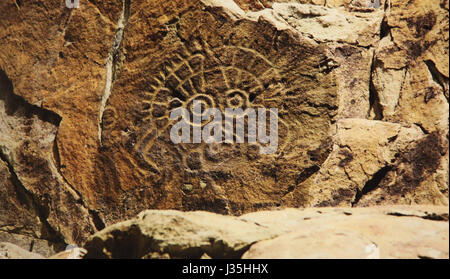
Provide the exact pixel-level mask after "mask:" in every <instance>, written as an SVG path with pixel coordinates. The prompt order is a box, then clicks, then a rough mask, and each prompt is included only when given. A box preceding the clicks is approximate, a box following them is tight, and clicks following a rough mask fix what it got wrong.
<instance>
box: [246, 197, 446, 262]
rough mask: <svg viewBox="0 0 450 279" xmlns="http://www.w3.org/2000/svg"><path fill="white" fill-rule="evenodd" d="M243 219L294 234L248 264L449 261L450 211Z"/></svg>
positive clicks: (260, 247) (250, 255) (261, 246)
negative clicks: (307, 260) (275, 261)
mask: <svg viewBox="0 0 450 279" xmlns="http://www.w3.org/2000/svg"><path fill="white" fill-rule="evenodd" d="M241 218H242V219H245V220H248V221H252V222H257V223H258V224H261V225H263V226H267V227H269V228H278V227H284V228H285V230H289V231H291V232H290V233H288V234H284V235H281V236H279V237H277V238H274V239H271V240H264V241H261V242H258V243H256V244H254V245H252V247H251V248H250V249H249V250H248V251H247V252H246V253H245V254H244V255H243V258H246V259H258V258H297V259H298V258H383V259H387V258H388V259H392V258H395V259H398V258H400V259H405V258H441V259H448V257H449V252H448V242H449V237H448V236H449V232H448V229H449V227H448V207H395V206H394V207H379V208H377V207H374V208H357V209H355V208H352V209H336V208H335V209H331V208H320V209H305V210H301V209H286V210H281V211H274V212H270V213H267V212H257V213H250V214H247V215H244V216H241Z"/></svg>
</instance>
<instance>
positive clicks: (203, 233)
mask: <svg viewBox="0 0 450 279" xmlns="http://www.w3.org/2000/svg"><path fill="white" fill-rule="evenodd" d="M276 235H277V234H276V232H271V231H269V230H268V229H267V228H265V227H263V226H260V225H258V224H257V223H253V222H245V221H242V220H239V219H238V218H237V217H231V216H223V215H218V214H214V213H209V212H202V211H195V212H186V213H183V212H180V211H174V210H167V211H164V210H163V211H158V210H148V211H144V212H142V213H140V214H139V215H138V216H137V217H136V218H135V219H131V220H129V221H125V222H122V223H118V224H115V225H112V226H110V227H108V228H106V229H104V230H102V231H101V232H99V233H97V234H95V235H94V236H92V237H91V238H90V240H89V241H88V243H86V249H87V250H88V254H87V257H88V258H154V257H158V258H159V257H167V256H169V257H171V258H200V257H201V256H203V255H204V254H206V255H208V256H209V257H214V258H239V257H240V256H241V255H242V254H243V253H244V252H245V251H246V250H247V249H248V247H249V246H250V245H251V244H253V243H255V242H257V241H259V240H263V239H268V238H271V237H274V236H276Z"/></svg>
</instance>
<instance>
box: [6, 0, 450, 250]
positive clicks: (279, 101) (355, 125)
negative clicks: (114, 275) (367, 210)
mask: <svg viewBox="0 0 450 279" xmlns="http://www.w3.org/2000/svg"><path fill="white" fill-rule="evenodd" d="M448 9H449V4H448V0H433V1H419V0H414V1H411V0H390V1H384V0H381V1H379V0H375V1H373V2H372V1H366V0H327V1H324V0H276V1H272V0H235V1H231V0H227V1H225V0H223V1H220V0H197V1H188V0H167V1H159V0H136V1H130V0H110V1H97V0H90V1H82V5H81V7H80V8H79V9H67V8H66V7H65V5H64V3H63V1H60V0H45V1H44V0H40V1H38V0H29V1H1V3H0V240H2V241H11V242H14V243H16V244H19V245H20V246H21V247H22V248H24V249H29V247H31V246H33V245H34V247H35V249H39V253H41V254H43V255H45V256H48V255H51V254H53V253H54V252H57V251H60V250H62V249H63V247H64V246H65V244H68V243H77V244H82V243H84V241H85V240H86V239H87V237H88V236H89V235H91V234H92V233H94V232H95V231H97V230H101V229H103V228H104V227H105V226H107V225H111V224H113V223H116V222H118V221H122V220H125V219H127V218H131V217H132V216H135V215H136V214H137V213H138V212H140V211H142V210H145V209H179V210H207V211H214V212H220V213H224V214H235V215H238V214H242V213H246V212H251V211H256V210H260V209H267V208H273V207H280V206H291V207H303V206H348V207H351V206H369V205H377V204H384V205H390V204H398V203H400V204H437V205H446V204H448V183H449V176H448V169H449V165H448V164H449V155H448V124H449V123H448V113H449V105H448V96H449V93H448V77H449V65H448V58H449V55H448V44H449V38H448V26H449V20H448ZM194 98H199V99H203V100H204V102H205V104H206V105H209V106H216V107H219V108H223V107H224V106H229V104H234V105H235V106H237V107H244V108H245V107H266V108H270V107H277V108H278V109H279V113H280V115H279V116H280V123H279V134H280V137H279V141H280V147H279V149H278V152H277V153H276V154H273V155H260V154H259V153H258V149H259V148H260V146H258V145H249V144H227V145H224V144H219V145H205V144H200V145H199V144H183V145H174V144H172V143H171V142H170V141H169V138H168V131H169V128H170V125H171V124H172V123H170V122H169V121H168V118H167V116H168V113H169V110H170V109H171V108H173V107H176V106H185V107H189V106H190V104H191V103H192V100H193V99H194ZM361 241H362V243H365V242H364V240H361ZM32 243H34V244H32ZM161 256H163V255H161ZM149 257H150V256H149Z"/></svg>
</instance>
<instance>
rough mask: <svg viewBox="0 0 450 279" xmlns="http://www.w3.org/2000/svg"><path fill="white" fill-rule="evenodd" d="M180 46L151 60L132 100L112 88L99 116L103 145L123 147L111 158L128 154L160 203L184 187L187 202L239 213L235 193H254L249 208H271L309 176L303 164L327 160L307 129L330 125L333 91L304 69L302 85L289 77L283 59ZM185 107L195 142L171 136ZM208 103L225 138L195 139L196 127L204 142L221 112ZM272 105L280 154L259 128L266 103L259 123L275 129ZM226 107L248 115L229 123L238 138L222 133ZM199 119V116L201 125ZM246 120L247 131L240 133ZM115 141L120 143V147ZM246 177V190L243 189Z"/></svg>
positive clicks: (244, 50)
mask: <svg viewBox="0 0 450 279" xmlns="http://www.w3.org/2000/svg"><path fill="white" fill-rule="evenodd" d="M174 49H175V50H174V51H173V53H171V54H167V55H165V56H164V57H163V59H161V60H158V61H161V62H160V64H159V65H152V66H151V68H150V70H149V72H150V73H151V74H150V76H149V77H146V83H145V86H142V87H141V86H140V87H139V90H136V91H135V93H133V94H128V95H127V96H129V98H131V99H130V100H133V101H130V104H124V103H123V102H124V101H125V102H126V101H127V98H124V97H121V94H125V93H120V94H118V93H116V94H117V95H116V96H113V97H112V98H113V101H112V104H113V105H111V104H109V105H108V106H107V107H106V109H105V114H104V119H103V120H102V123H103V124H104V127H103V134H102V137H104V138H103V139H102V142H104V148H105V150H120V151H119V152H118V153H120V154H118V153H115V152H116V151H111V152H114V155H113V156H114V157H115V158H121V159H124V158H125V159H124V160H127V162H128V163H131V164H132V165H133V167H132V168H133V170H134V172H136V174H135V175H138V176H139V177H142V179H143V181H146V182H145V183H148V185H152V186H150V188H146V189H149V190H146V191H151V192H152V193H155V194H156V193H161V194H162V196H161V197H159V196H158V197H154V200H155V202H158V199H168V198H170V196H169V197H167V196H164V193H165V192H166V191H167V190H166V189H169V188H170V189H178V191H179V192H178V193H180V197H179V200H181V203H182V204H183V208H186V209H199V208H205V209H212V210H214V211H216V212H223V213H233V212H242V211H245V210H247V209H246V208H241V206H242V205H241V204H240V203H235V201H234V200H235V197H236V196H253V195H255V196H258V197H260V199H259V200H258V201H257V202H255V204H252V205H250V206H251V207H254V208H259V207H267V206H275V205H276V204H277V202H275V201H276V200H280V199H282V198H283V197H284V196H286V194H288V193H289V192H291V191H292V189H294V187H295V185H296V184H297V181H303V180H304V179H303V178H299V175H300V176H302V175H303V174H302V173H303V171H302V170H305V169H311V167H312V166H313V165H315V164H321V163H322V162H318V161H314V160H315V159H314V158H312V159H311V158H309V157H310V156H309V155H308V153H307V152H308V150H315V149H317V147H318V146H319V145H320V144H321V143H322V142H323V141H326V140H327V139H326V133H323V134H320V135H313V134H312V133H311V132H310V131H308V126H310V125H320V129H323V130H324V131H327V129H328V126H329V125H330V122H329V119H330V115H329V114H328V111H331V110H334V108H333V107H331V108H330V107H328V105H324V104H321V103H320V100H321V98H324V97H323V96H326V94H328V92H327V91H325V90H324V89H320V88H319V89H313V90H311V89H310V88H312V87H311V85H310V84H311V82H312V81H313V80H314V78H313V77H309V76H306V77H304V76H303V77H302V76H299V77H301V78H305V83H302V82H292V80H298V79H295V78H293V77H290V76H288V75H289V74H288V73H287V72H286V70H285V68H283V67H286V66H281V67H280V66H279V65H278V64H276V63H275V62H272V61H271V60H269V59H268V58H266V57H265V56H264V55H262V54H261V53H259V52H258V51H256V50H254V49H251V48H248V47H244V46H237V45H221V46H218V47H212V46H211V45H209V44H208V43H206V42H203V41H199V42H196V43H192V42H189V44H186V45H185V44H183V43H180V44H179V45H178V46H176V47H175V48H174ZM272 58H273V57H272ZM294 74H295V75H299V74H298V73H296V72H294ZM119 100H120V101H119ZM197 103H199V104H200V106H201V109H202V110H201V112H200V114H199V115H196V113H197V112H196V111H195V110H194V104H197ZM180 108H183V109H184V110H180V111H185V112H188V113H186V114H187V115H189V116H186V117H185V118H186V122H187V123H188V124H189V126H190V127H189V129H190V131H191V132H190V133H189V134H190V137H191V140H188V141H179V142H174V141H173V138H172V137H171V131H172V128H173V127H174V126H176V125H177V124H179V122H180V117H181V115H179V116H180V117H178V118H172V119H171V112H174V111H176V110H179V109H180ZM209 108H215V109H218V111H220V112H221V114H222V119H221V121H222V124H223V125H222V127H223V130H221V132H222V133H223V138H222V141H220V142H217V141H213V142H206V141H205V140H195V139H194V135H195V131H194V128H195V127H197V128H199V129H201V130H202V132H201V134H202V139H204V138H205V136H204V134H203V133H204V131H205V127H207V125H208V124H209V123H211V122H212V120H211V119H216V117H214V118H208V117H204V116H205V115H203V114H204V113H206V112H205V111H206V110H207V109H209ZM272 108H275V109H276V111H277V112H276V113H277V115H276V116H277V120H278V121H277V123H278V125H277V133H278V138H277V139H278V140H277V142H276V144H277V148H276V151H275V152H274V153H272V154H267V153H264V152H261V150H262V149H267V148H270V147H271V145H270V144H271V142H270V141H260V140H259V135H260V134H261V135H263V134H264V133H263V132H261V133H260V131H259V129H258V127H259V122H260V121H259V117H258V116H259V112H260V111H261V109H265V110H266V125H265V128H263V129H262V130H264V129H265V131H266V135H267V136H269V135H270V134H271V133H272V129H273V127H271V122H272V119H274V117H273V116H274V115H272V114H274V112H273V111H271V110H270V109H272ZM230 109H234V110H236V109H237V110H239V109H242V111H243V112H244V113H243V114H242V115H241V116H237V115H235V114H234V113H233V117H234V123H236V124H234V125H233V127H231V128H232V129H233V130H232V133H231V138H232V139H231V138H230V137H228V138H227V136H226V135H227V132H228V131H229V130H230V129H229V127H228V126H227V125H226V124H227V121H226V119H227V117H226V116H227V110H230ZM252 111H254V112H256V114H255V116H256V118H257V119H258V125H257V126H258V127H257V128H256V129H257V130H258V140H255V139H254V138H251V133H250V132H249V129H250V128H249V124H251V123H252V121H251V120H250V119H251V118H250V116H251V115H249V114H251V112H252ZM194 117H198V118H201V119H202V121H201V122H195V121H194ZM317 120H318V121H319V122H316V121H317ZM241 121H242V122H244V125H243V126H244V127H245V130H244V132H243V133H241V130H239V132H238V131H237V129H236V130H235V128H236V127H237V123H238V122H240V123H242V122H241ZM116 122H117V123H116ZM319 123H320V124H319ZM130 124H131V125H130ZM192 131H194V132H192ZM211 131H213V130H211ZM125 141H126V143H125ZM118 145H122V146H123V148H119V149H117V146H118ZM318 152H319V153H321V152H322V151H318ZM269 153H270V152H269ZM322 153H326V152H325V151H324V152H322ZM316 168H317V167H315V168H313V169H316ZM301 179H303V180H301ZM244 181H246V182H245V183H244ZM244 184H248V185H249V186H248V187H250V188H248V189H246V190H245V193H244V192H243V191H244V190H243V187H244ZM152 187H153V188H152ZM150 189H152V190H150ZM262 189H264V190H262ZM247 206H248V205H246V207H247Z"/></svg>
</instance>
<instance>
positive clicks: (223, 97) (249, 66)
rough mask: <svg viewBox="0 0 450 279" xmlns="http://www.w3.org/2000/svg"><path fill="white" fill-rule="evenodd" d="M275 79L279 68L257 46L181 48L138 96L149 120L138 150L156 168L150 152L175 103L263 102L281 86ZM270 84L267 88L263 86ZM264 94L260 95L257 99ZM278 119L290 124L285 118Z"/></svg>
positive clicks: (166, 126)
mask: <svg viewBox="0 0 450 279" xmlns="http://www.w3.org/2000/svg"><path fill="white" fill-rule="evenodd" d="M278 80H279V74H278V71H277V68H276V67H274V65H273V64H272V63H271V62H270V61H269V60H268V59H266V58H265V57H264V56H262V55H261V54H259V53H258V52H256V51H255V50H252V49H249V48H244V47H237V46H222V47H219V48H215V49H209V48H208V47H207V46H205V45H203V46H202V47H201V49H200V50H197V51H195V53H191V52H189V51H188V50H187V48H183V49H182V50H181V51H179V52H178V53H175V54H174V55H173V56H172V58H171V59H170V60H168V61H166V62H165V63H164V65H161V67H160V72H159V73H158V74H157V75H156V76H155V77H154V78H153V81H152V82H151V84H150V86H149V90H148V92H146V93H145V97H144V98H143V100H142V103H143V104H144V105H143V109H142V113H143V114H145V115H146V116H145V117H144V119H143V120H144V123H149V122H151V123H152V125H150V127H141V128H140V132H141V134H140V136H139V138H138V141H137V144H136V151H137V153H138V156H141V157H143V159H144V160H145V161H146V162H147V163H148V164H149V165H150V166H151V167H152V168H153V169H156V170H157V169H158V168H157V166H156V163H155V162H153V160H152V159H151V158H150V157H149V153H150V150H151V149H152V147H153V145H154V144H155V141H156V140H158V139H159V138H160V137H161V136H163V134H164V133H165V132H166V131H167V130H168V129H169V127H171V126H172V125H173V124H174V122H175V121H171V120H170V119H169V115H170V111H171V110H173V109H174V108H177V107H184V108H186V109H188V110H192V101H193V100H194V99H204V100H203V103H204V105H205V107H204V108H208V107H219V108H220V109H221V110H222V111H223V110H224V109H225V108H227V107H233V108H239V107H242V108H243V109H244V110H245V108H247V107H253V106H255V107H263V103H262V102H263V101H264V99H265V98H268V99H270V98H271V97H272V96H274V95H276V94H279V91H280V90H281V89H282V86H280V85H277V84H276V83H277V81H278ZM274 83H275V85H274ZM269 85H270V86H272V87H271V88H270V89H271V90H267V88H268V87H269ZM272 90H273V91H272ZM268 91H270V92H268ZM262 94H265V96H264V98H263V97H260V99H258V97H259V96H260V95H262ZM255 102H256V103H255ZM281 125H282V126H285V128H286V129H287V131H288V130H289V127H288V125H287V124H286V123H285V122H284V121H281Z"/></svg>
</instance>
